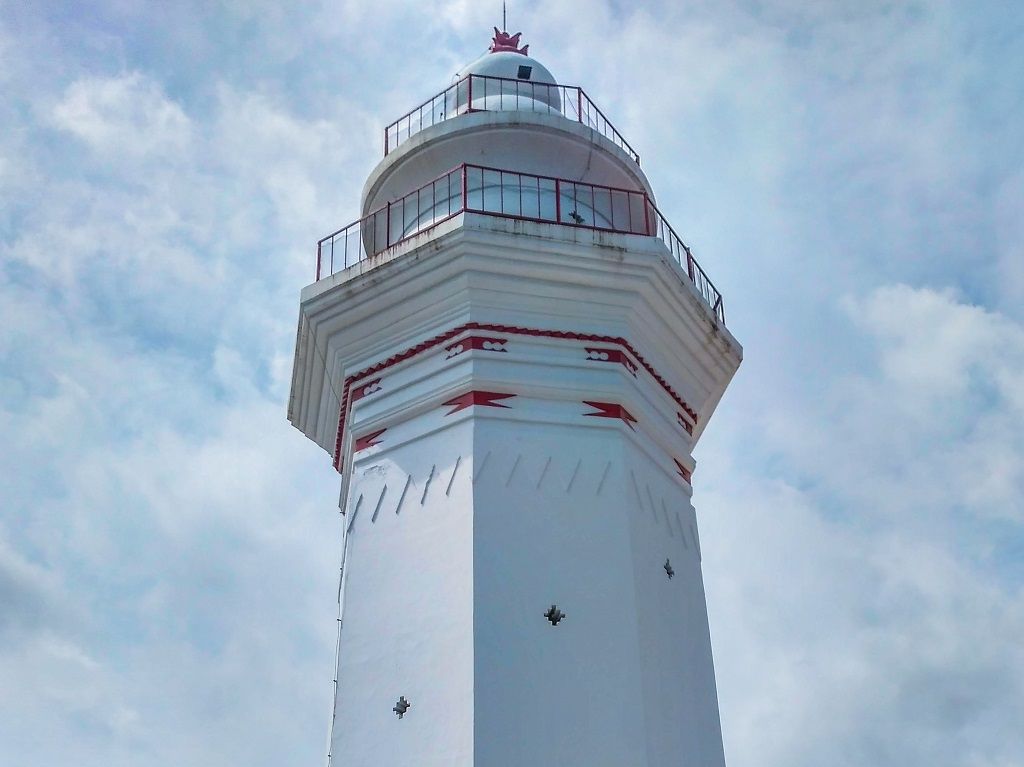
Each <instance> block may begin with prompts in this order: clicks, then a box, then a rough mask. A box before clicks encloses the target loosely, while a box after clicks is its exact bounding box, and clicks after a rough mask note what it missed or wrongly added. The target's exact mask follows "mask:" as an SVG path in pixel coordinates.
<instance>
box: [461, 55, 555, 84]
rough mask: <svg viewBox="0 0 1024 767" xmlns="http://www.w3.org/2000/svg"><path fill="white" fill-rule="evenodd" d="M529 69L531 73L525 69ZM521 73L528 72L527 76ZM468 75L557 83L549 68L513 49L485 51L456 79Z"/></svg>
mask: <svg viewBox="0 0 1024 767" xmlns="http://www.w3.org/2000/svg"><path fill="white" fill-rule="evenodd" d="M524 68H525V69H528V70H529V73H526V72H525V71H524ZM520 73H523V74H526V76H525V77H522V76H520ZM466 75H484V76H485V77H507V78H508V79H509V80H525V81H529V82H533V83H545V84H547V85H554V84H555V77H554V75H552V74H551V72H549V71H548V68H547V67H545V66H544V65H543V64H541V63H540V62H539V61H537V59H535V58H533V57H532V56H526V55H524V54H522V53H512V52H511V51H498V52H496V53H490V52H488V53H485V54H484V55H483V56H481V57H480V58H478V59H477V60H476V61H474V62H472V63H471V64H467V65H466V66H464V67H463V68H462V69H461V70H460V71H459V73H458V74H457V75H455V78H454V79H455V80H461V79H462V78H463V77H465V76H466Z"/></svg>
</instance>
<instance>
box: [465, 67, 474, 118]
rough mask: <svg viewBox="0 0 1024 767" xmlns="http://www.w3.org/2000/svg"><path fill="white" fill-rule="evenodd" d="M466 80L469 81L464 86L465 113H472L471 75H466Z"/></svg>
mask: <svg viewBox="0 0 1024 767" xmlns="http://www.w3.org/2000/svg"><path fill="white" fill-rule="evenodd" d="M466 79H467V80H468V81H469V82H468V83H467V84H466V112H467V113H468V112H472V111H473V75H472V74H470V75H467V76H466Z"/></svg>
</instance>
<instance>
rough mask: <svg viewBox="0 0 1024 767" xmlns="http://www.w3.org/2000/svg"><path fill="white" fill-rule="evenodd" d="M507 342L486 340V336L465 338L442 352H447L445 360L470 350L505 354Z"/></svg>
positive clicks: (505, 340) (503, 339)
mask: <svg viewBox="0 0 1024 767" xmlns="http://www.w3.org/2000/svg"><path fill="white" fill-rule="evenodd" d="M507 340H508V339H505V338H488V337H486V336H466V337H465V338H463V339H462V340H461V341H458V342H457V343H454V344H452V345H451V346H446V347H444V350H445V351H446V352H448V356H447V357H446V359H451V358H452V357H456V356H458V355H459V354H462V353H463V352H464V351H468V350H470V349H480V350H481V351H486V352H507V351H508V349H506V348H505V344H506V343H507Z"/></svg>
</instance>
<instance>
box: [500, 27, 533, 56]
mask: <svg viewBox="0 0 1024 767" xmlns="http://www.w3.org/2000/svg"><path fill="white" fill-rule="evenodd" d="M522 34H523V33H522V32H516V33H515V34H514V35H510V34H509V33H508V32H501V31H499V30H498V28H497V27H495V28H494V39H492V40H491V47H490V51H491V53H505V52H507V53H521V54H523V55H524V56H529V55H530V54H529V51H530V46H529V45H524V46H523V47H522V48H520V47H519V38H520V37H521V36H522Z"/></svg>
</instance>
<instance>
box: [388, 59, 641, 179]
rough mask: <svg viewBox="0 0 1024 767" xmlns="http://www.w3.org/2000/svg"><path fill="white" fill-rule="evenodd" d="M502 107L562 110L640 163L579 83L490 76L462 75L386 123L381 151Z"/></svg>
mask: <svg viewBox="0 0 1024 767" xmlns="http://www.w3.org/2000/svg"><path fill="white" fill-rule="evenodd" d="M505 110H509V111H513V110H514V111H524V112H542V113H546V114H560V115H563V116H565V117H566V118H568V119H570V120H575V121H576V122H579V123H582V124H583V125H586V126H587V127H589V128H592V129H593V130H595V131H596V132H598V133H600V134H601V135H602V136H604V137H605V138H607V139H609V140H610V141H612V142H613V143H614V144H616V145H617V146H618V147H619V148H620V149H622V150H623V151H624V152H626V154H628V155H629V156H630V157H632V158H633V161H634V162H636V163H637V165H639V164H640V155H638V154H637V153H636V151H635V150H634V149H633V147H631V146H630V145H629V143H628V142H627V141H626V139H624V138H623V137H622V134H621V133H619V132H618V131H617V130H616V129H615V126H614V125H612V123H611V121H610V120H609V119H608V118H607V117H605V116H604V113H603V112H602V111H601V110H600V109H598V108H597V105H596V104H595V103H594V102H593V101H591V100H590V97H589V96H588V95H587V94H586V92H585V91H584V90H583V89H582V88H580V87H578V86H575V85H550V84H548V83H535V82H531V81H529V80H514V79H511V78H507V77H491V76H489V75H466V76H465V77H463V78H462V79H461V80H459V81H458V82H456V83H454V84H452V85H450V86H448V87H447V88H445V89H444V90H443V91H441V92H440V93H438V94H437V95H436V96H434V97H433V98H431V99H428V100H427V101H424V102H423V103H422V104H420V105H419V106H418V107H416V108H415V109H413V110H411V111H409V112H408V113H407V114H405V115H403V116H402V117H399V118H398V119H397V120H395V121H394V122H393V123H391V124H390V125H389V126H387V127H386V128H385V129H384V154H385V155H386V154H387V153H388V152H390V151H391V150H392V149H394V148H395V147H397V146H398V145H399V144H401V143H402V142H403V141H405V140H406V139H408V138H410V137H411V136H414V135H416V134H417V133H419V132H420V131H421V130H423V129H424V128H429V127H430V126H431V125H436V124H437V123H440V122H444V121H445V120H448V119H451V118H452V117H457V116H458V115H463V114H467V113H469V112H500V111H505Z"/></svg>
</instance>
